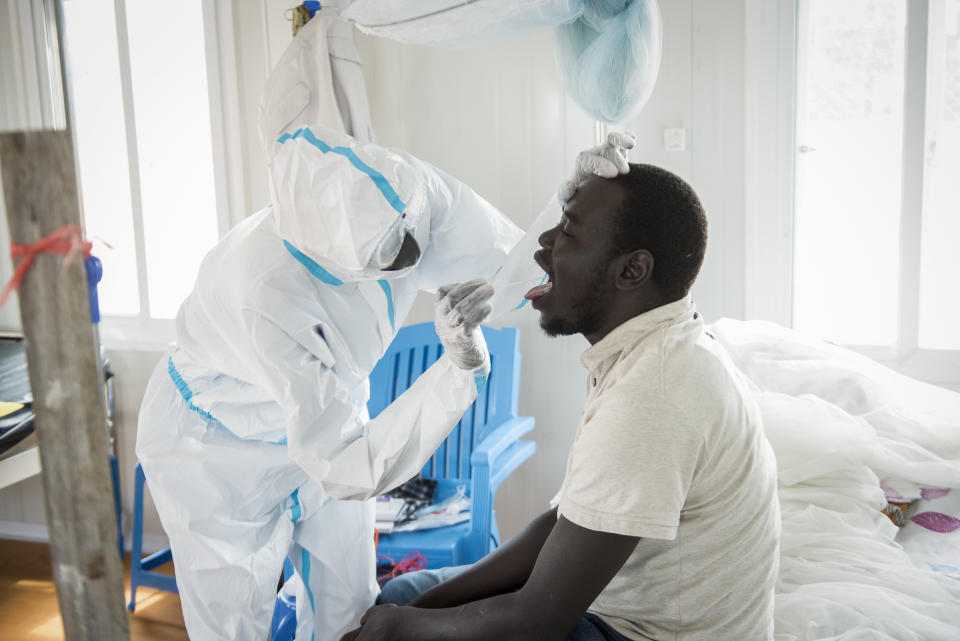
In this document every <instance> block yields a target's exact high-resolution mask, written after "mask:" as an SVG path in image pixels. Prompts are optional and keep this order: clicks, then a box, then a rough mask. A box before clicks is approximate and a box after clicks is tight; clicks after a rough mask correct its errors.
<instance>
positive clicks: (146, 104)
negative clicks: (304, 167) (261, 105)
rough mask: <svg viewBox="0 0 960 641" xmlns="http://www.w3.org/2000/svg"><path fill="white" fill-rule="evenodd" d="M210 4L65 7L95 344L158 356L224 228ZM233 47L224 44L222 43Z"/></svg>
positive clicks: (171, 0)
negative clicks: (95, 298)
mask: <svg viewBox="0 0 960 641" xmlns="http://www.w3.org/2000/svg"><path fill="white" fill-rule="evenodd" d="M215 12H216V6H215V3H214V2H211V1H204V2H197V1H195V0H168V1H166V2H162V3H156V2H140V1H138V0H126V1H124V0H66V2H64V38H63V40H64V47H65V51H66V60H67V66H68V69H67V77H68V90H69V94H70V107H71V111H72V114H71V115H72V120H73V123H72V124H73V127H74V132H75V138H74V140H75V150H76V154H77V165H78V171H79V180H80V188H81V202H82V211H83V217H84V223H85V226H86V231H87V235H88V236H89V237H90V238H91V239H93V240H95V241H96V240H98V239H99V240H102V241H103V242H104V243H106V244H109V246H110V247H109V248H105V247H104V246H103V245H102V244H98V243H95V252H96V253H97V254H98V256H100V258H101V260H102V261H103V265H104V277H103V280H102V282H101V285H100V307H101V311H102V314H103V318H104V321H103V326H102V329H103V336H104V339H105V341H106V342H107V343H108V344H109V343H111V342H113V343H115V344H116V343H125V342H133V343H143V342H146V343H154V344H163V343H165V342H167V341H168V340H170V339H172V338H173V334H172V322H171V321H170V319H172V318H174V317H175V316H176V313H177V309H178V307H179V305H180V302H181V301H182V300H183V299H184V298H185V297H186V296H187V294H188V293H189V292H190V289H191V287H192V285H193V281H194V279H195V276H196V273H197V269H198V267H199V265H200V261H201V260H202V258H203V256H204V254H205V253H206V252H207V251H208V250H209V249H210V248H211V247H212V246H213V245H214V244H215V243H216V242H217V240H218V238H219V235H220V233H221V232H223V231H225V230H226V229H228V228H229V226H230V222H231V215H230V209H231V207H230V204H231V199H230V194H229V193H228V192H227V190H226V189H225V187H224V185H225V184H226V182H227V180H226V179H225V174H226V172H227V171H228V170H229V167H230V165H229V163H227V162H226V155H227V154H226V149H225V147H224V145H223V144H221V141H223V139H224V138H225V136H224V131H223V126H224V125H223V121H224V118H223V117H221V114H219V113H218V112H217V110H216V109H215V106H217V105H220V104H222V102H223V101H222V100H221V96H220V91H221V87H220V79H219V76H220V71H219V70H220V63H221V61H220V52H219V49H218V47H217V43H216V41H217V36H216V34H217V29H216V28H215V23H216V13H215ZM231 46H232V43H231Z"/></svg>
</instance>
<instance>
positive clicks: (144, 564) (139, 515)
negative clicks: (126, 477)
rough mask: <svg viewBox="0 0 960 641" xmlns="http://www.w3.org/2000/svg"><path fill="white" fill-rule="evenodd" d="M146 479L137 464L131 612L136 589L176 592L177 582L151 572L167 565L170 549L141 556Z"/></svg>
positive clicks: (131, 567) (170, 556)
mask: <svg viewBox="0 0 960 641" xmlns="http://www.w3.org/2000/svg"><path fill="white" fill-rule="evenodd" d="M145 483H146V477H145V476H144V475H143V467H141V466H140V463H137V468H136V470H135V481H134V487H133V541H132V542H131V545H130V547H131V549H130V602H129V603H127V609H128V610H130V611H131V612H133V611H134V610H135V609H136V608H137V588H139V587H140V586H143V587H146V588H156V589H158V590H166V591H167V592H176V591H177V580H176V579H175V578H174V577H172V576H169V575H167V574H160V573H159V572H153V571H152V570H153V568H155V567H157V566H160V565H163V564H164V563H169V562H170V561H171V560H172V559H173V555H172V554H171V552H170V548H166V549H163V550H160V551H159V552H156V553H154V554H151V555H150V556H148V557H146V558H142V555H143V486H144V484H145Z"/></svg>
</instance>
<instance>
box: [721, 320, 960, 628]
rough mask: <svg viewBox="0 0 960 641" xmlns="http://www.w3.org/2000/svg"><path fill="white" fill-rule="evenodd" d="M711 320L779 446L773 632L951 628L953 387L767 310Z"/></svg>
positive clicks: (958, 516)
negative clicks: (761, 317) (809, 333)
mask: <svg viewBox="0 0 960 641" xmlns="http://www.w3.org/2000/svg"><path fill="white" fill-rule="evenodd" d="M708 331H709V333H710V335H711V336H713V337H714V338H716V339H717V340H718V341H719V342H720V343H721V344H723V345H724V347H725V348H726V350H727V351H728V352H729V354H730V355H731V358H732V359H733V361H734V362H735V364H736V365H737V366H738V368H739V369H740V370H741V371H742V372H743V373H744V374H745V375H746V377H747V379H749V381H750V384H751V386H752V388H753V391H754V393H755V395H756V398H757V401H758V403H759V405H760V408H761V411H762V413H763V418H764V429H765V430H766V433H767V437H768V439H769V440H770V443H771V445H772V446H773V449H774V451H775V453H776V456H777V466H778V472H779V494H780V506H781V514H782V519H783V535H782V540H781V558H780V575H779V580H778V583H777V601H776V615H775V616H776V623H775V633H776V636H775V639H776V641H827V640H831V641H832V640H838V641H839V640H843V641H867V640H869V641H887V640H890V641H893V640H896V641H907V640H910V641H912V640H916V641H941V640H942V641H957V640H960V394H957V393H954V392H950V391H948V390H945V389H942V388H939V387H935V386H932V385H927V384H924V383H921V382H918V381H916V380H913V379H910V378H907V377H905V376H901V375H899V374H897V373H895V372H893V371H892V370H890V369H887V368H885V367H883V366H881V365H879V364H877V363H875V362H874V361H871V360H869V359H867V358H865V357H863V356H860V355H858V354H856V353H853V352H851V351H849V350H845V349H842V348H840V347H837V346H835V345H831V344H829V343H825V342H823V341H817V340H812V339H810V338H807V337H804V336H802V335H800V334H799V333H797V332H793V331H791V330H788V329H785V328H783V327H780V326H778V325H775V324H772V323H766V322H760V321H750V322H741V321H734V320H730V319H722V320H720V321H718V322H716V323H714V324H713V325H711V326H709V327H708ZM891 503H895V504H898V505H899V506H900V507H894V508H890V509H887V512H888V513H890V515H888V514H885V513H884V509H885V508H888V507H889V506H890V504H891ZM894 521H899V522H900V523H901V524H902V527H898V525H896V524H895V523H894ZM745 553H746V552H745Z"/></svg>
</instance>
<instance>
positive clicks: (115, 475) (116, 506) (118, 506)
mask: <svg viewBox="0 0 960 641" xmlns="http://www.w3.org/2000/svg"><path fill="white" fill-rule="evenodd" d="M110 479H111V480H112V481H113V510H114V513H115V514H116V515H117V551H118V552H119V553H120V559H121V560H123V557H124V551H123V498H122V496H121V494H120V463H119V462H118V461H117V457H116V455H115V454H111V455H110Z"/></svg>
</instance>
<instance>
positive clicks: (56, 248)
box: [0, 225, 93, 307]
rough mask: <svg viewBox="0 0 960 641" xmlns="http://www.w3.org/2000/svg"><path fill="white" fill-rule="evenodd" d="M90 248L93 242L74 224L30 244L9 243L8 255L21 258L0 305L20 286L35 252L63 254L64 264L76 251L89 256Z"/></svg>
mask: <svg viewBox="0 0 960 641" xmlns="http://www.w3.org/2000/svg"><path fill="white" fill-rule="evenodd" d="M91 249H93V243H90V242H89V241H85V240H83V233H82V232H81V231H80V228H79V227H77V226H76V225H68V226H66V227H61V228H60V229H58V230H57V231H55V232H53V233H52V234H50V235H49V236H47V237H46V238H41V239H40V240H38V241H37V242H35V243H33V244H32V245H20V244H17V243H10V256H11V257H13V259H14V260H16V259H17V258H22V259H23V260H21V261H20V263H19V264H18V265H17V268H16V269H15V270H13V276H12V277H11V278H10V282H8V283H7V286H6V287H5V288H4V289H3V295H2V296H0V307H2V306H3V305H5V304H6V302H7V299H8V298H10V294H12V293H13V292H15V291H16V290H17V288H18V287H20V281H22V280H23V277H24V275H25V274H26V273H27V270H28V269H30V265H31V264H33V259H34V257H35V256H36V255H37V254H40V253H46V254H64V259H63V264H64V266H66V265H69V264H70V261H72V260H73V257H74V256H76V255H77V253H78V252H83V257H84V258H87V257H88V256H90V250H91Z"/></svg>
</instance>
